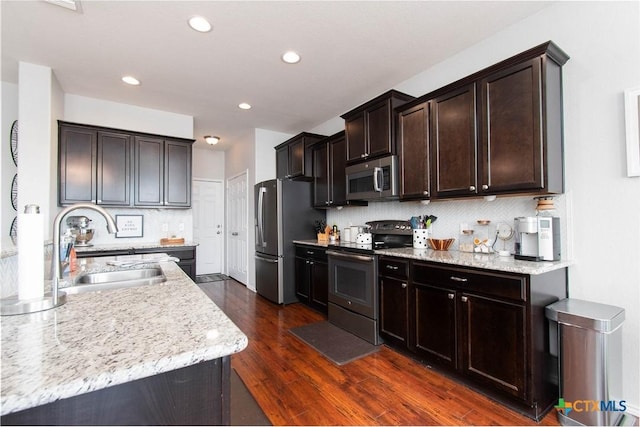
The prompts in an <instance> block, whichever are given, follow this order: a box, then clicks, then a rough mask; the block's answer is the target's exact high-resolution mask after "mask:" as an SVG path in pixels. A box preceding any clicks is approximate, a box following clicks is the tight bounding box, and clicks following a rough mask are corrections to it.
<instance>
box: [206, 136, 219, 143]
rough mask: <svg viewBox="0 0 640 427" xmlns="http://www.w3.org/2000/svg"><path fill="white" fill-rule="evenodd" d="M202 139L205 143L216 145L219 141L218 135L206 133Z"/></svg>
mask: <svg viewBox="0 0 640 427" xmlns="http://www.w3.org/2000/svg"><path fill="white" fill-rule="evenodd" d="M204 140H205V141H206V142H207V144H210V145H216V144H217V143H218V142H219V141H220V137H219V136H211V135H207V136H205V137H204Z"/></svg>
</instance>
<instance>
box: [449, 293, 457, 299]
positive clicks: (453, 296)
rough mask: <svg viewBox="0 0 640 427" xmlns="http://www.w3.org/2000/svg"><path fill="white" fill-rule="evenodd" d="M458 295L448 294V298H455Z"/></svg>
mask: <svg viewBox="0 0 640 427" xmlns="http://www.w3.org/2000/svg"><path fill="white" fill-rule="evenodd" d="M455 297H456V295H455V294H454V293H450V294H447V298H449V299H454V298H455Z"/></svg>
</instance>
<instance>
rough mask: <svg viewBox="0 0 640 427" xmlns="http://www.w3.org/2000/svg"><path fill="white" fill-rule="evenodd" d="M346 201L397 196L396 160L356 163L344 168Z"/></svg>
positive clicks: (387, 158) (392, 157) (383, 159)
mask: <svg viewBox="0 0 640 427" xmlns="http://www.w3.org/2000/svg"><path fill="white" fill-rule="evenodd" d="M345 172H346V175H347V200H375V199H380V198H396V197H397V196H398V184H397V181H398V158H397V157H396V156H387V157H384V158H382V159H380V160H374V161H371V162H365V163H358V164H356V165H352V166H349V167H347V168H346V170H345Z"/></svg>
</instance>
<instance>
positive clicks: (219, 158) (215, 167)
mask: <svg viewBox="0 0 640 427" xmlns="http://www.w3.org/2000/svg"><path fill="white" fill-rule="evenodd" d="M192 157H193V164H192V166H191V167H192V169H191V170H192V174H193V178H194V179H197V178H199V179H224V177H225V173H224V168H225V166H224V157H225V155H224V151H216V150H208V149H206V148H198V147H196V145H195V144H194V145H193V156H192Z"/></svg>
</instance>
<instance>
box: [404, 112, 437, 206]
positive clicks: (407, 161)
mask: <svg viewBox="0 0 640 427" xmlns="http://www.w3.org/2000/svg"><path fill="white" fill-rule="evenodd" d="M428 119H429V108H428V104H427V103H426V102H425V103H423V104H419V105H416V106H415V107H412V108H410V109H409V110H406V111H402V112H401V113H400V114H399V119H398V120H399V124H398V126H399V140H398V152H399V157H400V198H401V199H418V198H420V199H424V198H428V197H429V191H430V190H429V186H430V164H429V131H428Z"/></svg>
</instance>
